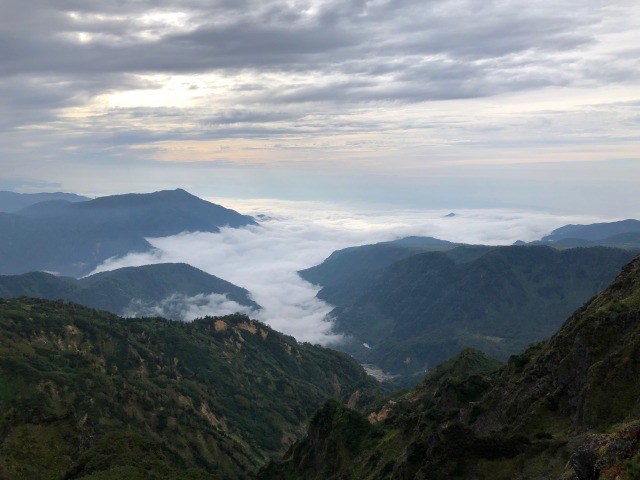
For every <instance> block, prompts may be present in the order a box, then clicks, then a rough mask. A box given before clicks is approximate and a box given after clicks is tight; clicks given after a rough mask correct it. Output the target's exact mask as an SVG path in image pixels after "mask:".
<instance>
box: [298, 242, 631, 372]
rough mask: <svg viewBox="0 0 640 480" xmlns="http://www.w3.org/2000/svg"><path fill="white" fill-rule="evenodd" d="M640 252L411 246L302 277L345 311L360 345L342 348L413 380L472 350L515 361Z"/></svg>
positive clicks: (330, 262) (385, 246) (353, 257)
mask: <svg viewBox="0 0 640 480" xmlns="http://www.w3.org/2000/svg"><path fill="white" fill-rule="evenodd" d="M623 235H625V234H623ZM638 251H640V248H639V249H633V248H606V247H590V248H571V249H569V248H564V249H553V248H550V247H547V246H512V247H491V246H481V245H461V244H454V243H450V242H445V241H439V240H437V239H433V238H429V237H427V238H422V239H421V238H419V237H418V238H416V237H409V238H407V239H401V240H399V241H395V242H385V243H379V244H375V245H365V246H362V247H354V248H348V249H344V250H340V251H337V252H334V253H333V254H332V255H331V256H330V257H328V258H327V259H326V260H325V261H324V262H323V263H322V264H320V265H318V266H316V267H312V268H310V269H307V270H303V271H301V272H299V273H300V275H301V276H302V278H304V279H305V280H308V281H310V282H312V283H314V284H317V285H321V286H322V289H321V290H320V291H319V293H318V298H321V299H322V300H324V301H326V302H328V303H330V304H332V305H334V306H335V308H334V310H333V311H332V312H331V313H330V315H331V316H332V317H333V318H335V330H336V331H337V332H340V333H344V334H346V335H348V336H349V337H350V339H351V341H349V342H347V343H345V344H343V345H336V348H340V349H344V350H345V351H347V352H349V353H351V354H352V355H354V356H355V357H356V358H357V359H359V360H360V361H361V362H363V363H372V364H375V365H378V366H379V367H381V368H382V369H383V370H386V371H388V372H390V373H396V374H399V373H405V374H411V373H420V372H424V371H426V370H427V369H428V368H430V367H431V366H433V365H436V364H437V363H439V362H441V361H443V360H446V359H448V358H451V357H452V356H453V355H455V354H456V353H458V352H459V351H461V350H463V349H464V348H466V347H474V348H478V349H480V350H482V351H484V352H486V353H488V354H490V355H492V356H494V357H497V358H500V359H506V358H507V357H508V356H509V355H511V354H514V353H516V352H517V351H519V350H521V349H522V348H524V347H525V346H526V345H527V344H528V343H530V342H533V341H537V340H541V339H543V338H546V337H548V336H549V335H551V334H552V333H553V332H554V331H556V329H557V328H558V327H559V326H560V325H561V323H562V321H563V320H564V319H565V318H566V317H568V316H569V315H570V314H571V313H572V312H573V311H574V310H575V309H576V308H578V307H579V306H580V305H582V304H583V303H584V302H585V301H587V300H588V299H589V298H590V297H591V296H593V295H595V294H596V293H597V292H598V291H600V290H601V289H602V288H603V287H604V286H605V285H607V284H608V283H609V282H610V281H611V280H612V279H613V278H614V277H615V275H616V273H617V272H618V271H619V269H620V268H621V267H622V266H623V265H624V264H625V263H627V262H628V261H629V260H630V259H631V258H633V257H634V256H635V254H636V253H637V252H638Z"/></svg>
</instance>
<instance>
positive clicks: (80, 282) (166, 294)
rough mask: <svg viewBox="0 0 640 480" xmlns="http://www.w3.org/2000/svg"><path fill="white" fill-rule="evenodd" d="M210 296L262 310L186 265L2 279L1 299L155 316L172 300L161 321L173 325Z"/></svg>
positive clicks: (235, 290)
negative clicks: (27, 299)
mask: <svg viewBox="0 0 640 480" xmlns="http://www.w3.org/2000/svg"><path fill="white" fill-rule="evenodd" d="M211 294H218V295H224V296H225V297H226V298H227V299H228V300H232V301H234V302H236V303H238V304H240V305H243V306H245V307H249V308H250V309H254V310H258V309H259V308H260V306H259V305H258V304H256V303H255V302H254V301H253V300H251V299H250V298H249V292H248V291H247V290H245V289H244V288H240V287H237V286H236V285H233V284H232V283H229V282H227V281H225V280H222V279H220V278H218V277H215V276H213V275H209V274H208V273H205V272H203V271H202V270H198V269H197V268H194V267H192V266H190V265H187V264H184V263H166V264H157V265H145V266H142V267H126V268H120V269H117V270H113V271H109V272H102V273H97V274H95V275H91V276H89V277H84V278H81V279H75V278H72V277H57V276H54V275H51V274H49V273H44V272H31V273H25V274H21V275H2V276H0V297H3V298H12V297H19V296H29V297H36V298H43V299H48V300H58V299H63V300H66V301H72V302H76V303H79V304H82V305H85V306H87V307H91V308H95V309H98V310H107V311H109V312H112V313H115V314H117V315H134V314H136V315H135V316H144V315H147V316H154V312H155V315H157V314H158V313H157V312H158V311H159V308H158V306H159V305H161V304H162V303H163V301H167V300H168V299H169V300H170V299H172V298H174V299H175V301H174V302H173V303H174V305H171V304H170V305H168V306H167V308H165V309H163V310H162V314H163V316H165V317H168V318H171V319H174V320H183V319H184V316H183V315H184V311H183V308H184V307H185V305H184V301H188V300H189V298H192V297H195V296H197V295H200V296H205V297H206V296H208V295H211ZM180 300H182V302H181V301H180ZM192 301H193V300H192Z"/></svg>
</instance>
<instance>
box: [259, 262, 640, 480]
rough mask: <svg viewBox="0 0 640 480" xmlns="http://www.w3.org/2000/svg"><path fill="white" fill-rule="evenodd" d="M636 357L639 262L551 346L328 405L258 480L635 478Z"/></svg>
mask: <svg viewBox="0 0 640 480" xmlns="http://www.w3.org/2000/svg"><path fill="white" fill-rule="evenodd" d="M532 308H533V309H534V310H535V306H533V307H532ZM543 317H544V313H542V312H540V320H541V321H544V320H543ZM639 352H640V257H637V258H636V259H635V260H633V261H632V262H631V263H630V264H628V265H627V266H625V267H624V269H623V271H622V273H621V274H620V275H619V276H618V277H617V278H616V279H615V281H614V282H613V283H612V284H611V285H610V286H609V287H608V288H606V289H605V290H604V291H603V292H601V293H600V294H598V295H597V296H595V297H594V298H593V299H592V300H591V301H589V302H588V303H587V304H586V305H585V306H583V307H582V308H580V309H578V310H577V311H576V312H575V313H574V314H573V315H572V316H571V317H570V318H569V319H568V320H567V321H566V322H565V323H564V325H563V326H562V328H561V329H560V330H559V331H558V332H557V333H556V334H555V335H553V337H551V339H550V340H548V341H544V342H542V343H539V344H535V345H532V346H530V347H529V348H527V349H526V350H524V351H523V352H521V353H520V354H518V355H514V356H512V357H511V358H510V359H509V361H508V362H507V364H506V365H504V366H502V367H500V368H498V365H497V364H496V362H495V361H493V360H492V359H490V358H488V357H487V356H486V355H484V354H483V353H481V352H479V351H477V350H469V349H467V350H464V351H463V352H461V353H460V354H458V355H457V356H456V357H454V358H453V359H451V360H449V361H448V362H446V363H443V364H441V365H439V366H438V367H436V368H434V369H433V370H432V371H431V372H430V373H429V374H428V375H427V376H426V378H425V379H424V381H423V382H421V383H420V385H419V386H418V387H416V388H415V389H412V390H410V391H404V392H398V393H396V394H394V395H391V396H389V397H387V398H386V399H379V400H377V401H376V402H374V403H373V404H371V405H370V406H369V407H367V408H366V409H365V410H364V411H363V412H357V411H354V410H353V409H349V408H347V407H345V406H343V405H340V404H339V403H338V402H335V401H327V402H326V403H325V404H324V405H323V406H322V408H320V409H319V410H318V411H317V412H316V413H315V414H314V415H313V416H312V417H311V420H310V424H309V428H308V433H307V436H306V437H305V438H303V439H302V440H299V441H298V442H297V443H296V444H295V445H294V447H293V448H291V449H290V450H289V451H288V452H287V454H286V455H285V457H284V458H283V459H282V461H281V462H276V463H270V464H268V465H267V466H265V467H264V468H263V469H262V471H261V472H260V475H259V478H261V479H262V480H289V479H296V480H319V479H326V480H337V479H344V480H356V479H363V478H369V479H380V480H382V479H390V480H391V479H393V480H395V479H418V478H419V479H425V480H440V479H444V478H451V479H454V478H455V479H491V480H512V479H549V480H551V479H577V480H597V479H601V480H607V479H608V480H613V479H627V480H631V479H634V478H638V474H639V472H640V453H638V452H639V451H640V420H639V419H640V404H639V403H638V398H640V383H639V382H638V378H639V377H640V356H639Z"/></svg>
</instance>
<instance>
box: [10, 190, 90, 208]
mask: <svg viewBox="0 0 640 480" xmlns="http://www.w3.org/2000/svg"><path fill="white" fill-rule="evenodd" d="M49 200H65V201H67V202H84V201H87V200H91V199H90V198H89V197H83V196H81V195H76V194H75V193H63V192H56V193H16V192H7V191H0V212H6V213H13V212H17V211H18V210H22V209H23V208H25V207H28V206H29V205H33V204H34V203H40V202H47V201H49Z"/></svg>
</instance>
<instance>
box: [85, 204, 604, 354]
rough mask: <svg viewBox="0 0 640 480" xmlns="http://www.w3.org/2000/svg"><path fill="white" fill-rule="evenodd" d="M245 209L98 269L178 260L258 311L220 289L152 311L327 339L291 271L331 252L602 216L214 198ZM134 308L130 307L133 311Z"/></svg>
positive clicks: (534, 228)
mask: <svg viewBox="0 0 640 480" xmlns="http://www.w3.org/2000/svg"><path fill="white" fill-rule="evenodd" d="M216 203H223V204H225V205H226V206H229V207H231V208H235V209H238V210H240V211H242V212H243V213H248V214H252V215H258V214H264V215H266V216H267V217H268V218H267V219H266V220H264V221H263V222H262V223H261V224H260V225H259V226H253V227H246V228H240V229H233V228H224V229H222V230H221V232H220V233H217V234H215V233H200V232H196V233H183V234H180V235H176V236H172V237H164V238H153V239H149V241H150V242H151V244H152V245H153V246H154V247H155V250H154V251H153V252H150V253H143V254H140V253H136V254H130V255H127V256H125V257H121V258H112V259H109V260H108V261H106V262H105V263H104V264H103V265H101V266H100V267H98V269H97V270H96V272H97V271H104V270H112V269H115V268H120V267H125V266H138V265H145V264H152V263H162V262H186V263H189V264H191V265H193V266H195V267H197V268H200V269H201V270H204V271H206V272H208V273H210V274H212V275H216V276H218V277H220V278H223V279H225V280H227V281H230V282H232V283H234V284H236V285H238V286H241V287H244V288H246V289H247V290H249V291H250V292H251V294H252V297H253V299H254V300H255V301H256V302H257V303H258V304H260V305H261V306H262V307H263V309H262V310H261V311H259V312H247V310H246V308H243V307H241V306H240V305H237V304H235V305H233V303H234V302H229V301H228V300H227V299H226V298H224V296H220V295H211V296H198V297H192V298H185V297H180V298H178V297H171V298H169V299H167V300H166V301H165V302H163V304H162V305H158V306H157V307H156V310H154V311H153V312H155V313H153V312H151V311H149V310H148V309H147V310H145V311H144V313H145V314H163V312H168V311H171V309H174V310H175V309H176V308H182V309H183V310H184V312H185V313H184V316H185V318H186V319H193V318H196V317H201V316H204V315H224V314H227V313H231V312H235V311H242V312H245V313H249V314H250V315H251V316H252V317H254V318H257V319H258V320H261V321H263V322H265V323H267V324H269V325H270V326H272V327H273V328H275V329H276V330H279V331H281V332H284V333H286V334H289V335H293V336H294V337H295V338H297V339H298V340H300V341H309V342H312V343H320V344H325V345H326V344H329V343H333V342H337V341H339V340H340V338H341V337H340V336H337V335H334V334H332V333H331V327H332V324H331V322H330V321H329V320H328V319H327V314H328V313H329V312H330V311H331V309H332V307H331V306H330V305H328V304H326V303H325V302H323V301H321V300H319V299H317V298H316V297H315V295H316V293H317V291H318V287H316V286H314V285H311V284H310V283H308V282H306V281H304V280H302V279H301V278H300V277H299V276H298V275H297V273H296V272H297V271H298V270H302V269H305V268H308V267H311V266H314V265H317V264H319V263H321V262H322V261H323V260H324V259H325V258H326V257H328V256H329V255H330V254H331V253H332V252H333V251H334V250H337V249H340V248H345V247H349V246H354V245H362V244H368V243H375V242H379V241H387V240H393V239H397V238H401V237H404V236H408V235H421V236H432V237H436V238H440V239H443V240H450V241H456V242H465V243H482V244H493V245H499V244H512V243H513V242H515V241H516V240H525V241H530V240H534V239H538V238H540V237H541V236H543V235H544V234H546V233H549V232H550V231H551V230H553V229H554V228H557V227H559V226H562V225H565V224H567V223H591V222H595V221H598V220H601V219H597V218H592V217H590V218H587V217H581V218H577V217H566V216H558V215H551V214H546V213H538V212H527V211H515V210H460V211H456V212H455V214H456V215H455V217H445V215H446V214H447V213H449V212H448V211H442V210H388V211H373V210H369V211H360V212H355V211H353V210H347V209H345V208H344V207H339V206H336V205H331V204H326V203H315V202H284V201H274V200H268V201H266V200H265V201H256V200H229V199H225V200H224V201H220V200H216ZM134 310H135V309H132V312H134Z"/></svg>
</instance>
